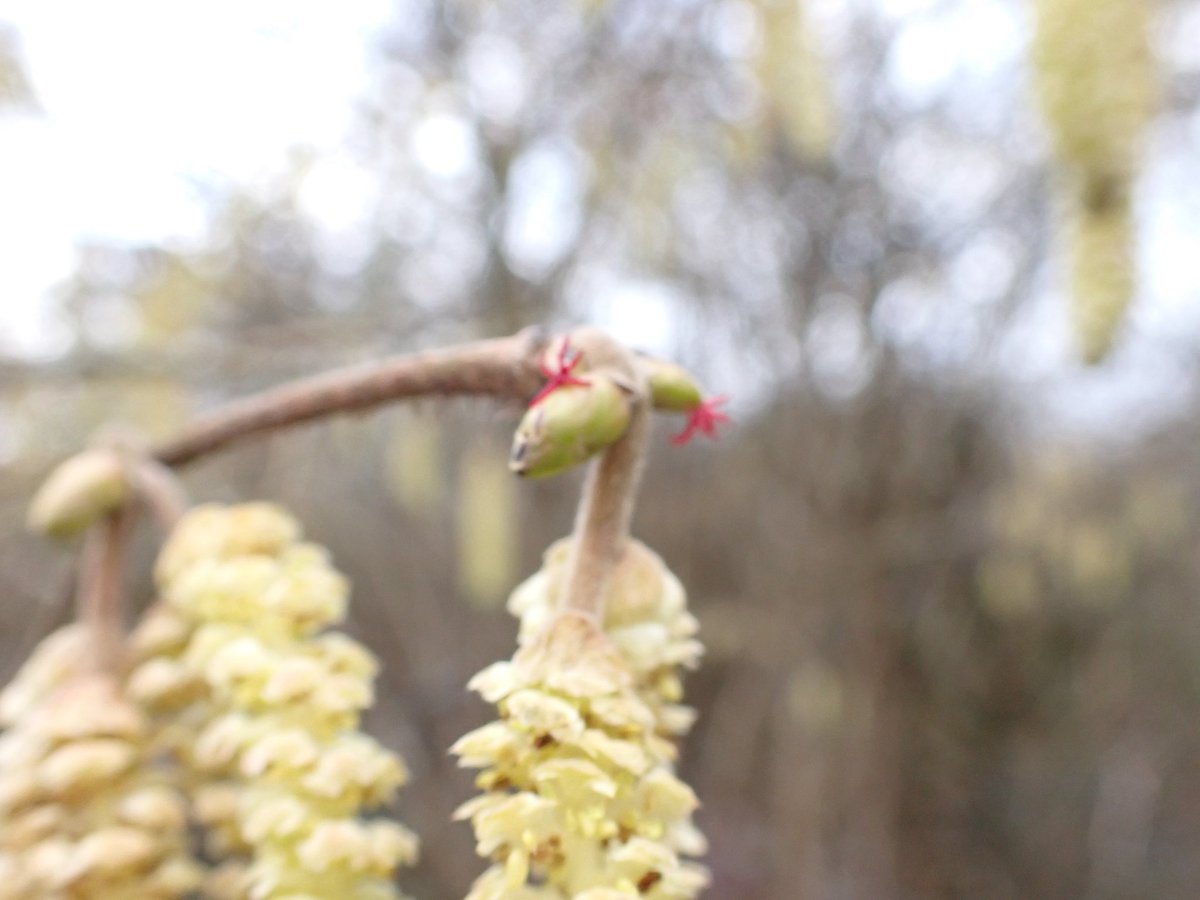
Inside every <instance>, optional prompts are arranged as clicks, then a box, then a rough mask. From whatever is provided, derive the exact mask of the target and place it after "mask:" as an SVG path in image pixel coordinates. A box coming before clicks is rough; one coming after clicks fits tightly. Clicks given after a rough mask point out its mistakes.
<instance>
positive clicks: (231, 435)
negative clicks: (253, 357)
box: [153, 329, 545, 467]
mask: <svg viewBox="0 0 1200 900" xmlns="http://www.w3.org/2000/svg"><path fill="white" fill-rule="evenodd" d="M544 343H545V340H544V338H543V337H542V336H541V334H540V332H539V331H538V330H537V329H526V330H524V331H521V332H519V333H518V334H515V335H513V336H511V337H505V338H496V339H493V340H486V341H478V342H474V343H469V344H462V345H460V346H457V347H449V348H446V349H443V350H434V351H429V352H426V353H417V354H413V355H411V356H403V357H398V358H395V359H389V360H385V361H382V362H377V363H372V364H370V365H366V366H360V367H355V368H352V369H340V370H336V371H333V372H329V373H325V374H322V375H317V376H314V377H312V378H305V379H301V380H299V381H294V382H290V383H287V384H284V385H281V386H279V387H277V388H272V389H270V390H267V391H264V392H262V393H260V394H254V395H252V396H250V397H247V398H245V399H243V400H239V401H236V402H234V403H232V404H230V405H228V406H226V407H223V408H221V409H218V410H216V411H215V412H213V413H211V414H209V415H208V416H205V417H203V418H200V419H199V420H197V421H196V422H195V423H194V424H193V425H191V426H190V427H188V428H186V429H185V430H184V432H183V433H182V434H180V435H179V436H178V437H176V438H175V439H173V440H171V441H168V442H167V443H165V444H162V445H160V446H159V447H157V448H156V449H155V450H154V454H153V455H154V457H155V458H156V459H158V460H159V462H161V463H163V464H164V465H168V466H171V467H176V466H183V465H187V464H188V463H190V462H194V461H195V460H197V459H199V458H200V457H202V456H204V455H206V454H208V453H212V452H215V451H218V450H222V449H224V448H225V447H227V446H229V445H231V444H233V443H235V442H237V441H240V440H243V439H244V438H247V437H251V436H253V435H257V434H262V433H264V432H269V431H274V430H276V429H279V428H283V427H286V426H289V425H295V424H299V423H301V422H309V421H312V420H314V419H319V418H322V417H324V416H328V415H330V414H332V413H341V412H360V411H363V410H368V409H371V408H373V407H376V406H381V405H383V404H385V403H389V402H391V401H394V400H400V399H404V398H406V397H421V396H428V395H440V396H456V395H459V396H461V395H478V396H493V397H501V398H508V399H512V400H517V401H525V400H527V399H528V398H529V397H531V396H532V395H533V394H534V393H535V392H536V391H537V389H538V387H539V386H540V385H541V380H542V378H541V373H540V371H539V369H538V357H539V355H540V350H541V348H542V346H543V345H544Z"/></svg>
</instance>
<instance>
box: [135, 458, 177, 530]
mask: <svg viewBox="0 0 1200 900" xmlns="http://www.w3.org/2000/svg"><path fill="white" fill-rule="evenodd" d="M122 464H123V465H124V466H125V471H126V477H127V478H128V479H129V485H130V487H131V488H132V490H133V494H134V496H135V497H136V498H137V499H138V500H139V501H141V503H142V504H144V505H145V507H146V508H147V509H148V510H149V511H150V515H151V516H152V517H153V518H154V521H155V522H156V523H157V524H158V526H159V528H161V529H162V530H163V531H170V530H171V529H172V528H173V527H175V523H176V522H178V521H179V519H180V517H182V516H183V514H184V513H185V512H187V507H188V498H187V493H186V492H185V491H184V489H183V485H182V484H181V483H180V481H179V478H178V477H177V476H176V475H175V473H174V472H173V471H172V470H171V469H170V468H168V467H167V466H166V465H164V464H163V463H161V462H159V461H158V460H156V459H152V458H151V457H149V456H146V455H145V454H141V453H129V452H125V453H122Z"/></svg>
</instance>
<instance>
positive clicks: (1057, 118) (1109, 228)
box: [1031, 0, 1161, 362]
mask: <svg viewBox="0 0 1200 900" xmlns="http://www.w3.org/2000/svg"><path fill="white" fill-rule="evenodd" d="M1034 12H1035V16H1036V24H1037V28H1036V30H1035V32H1034V36H1033V43H1032V47H1031V52H1032V56H1033V63H1034V76H1035V78H1034V84H1035V87H1036V89H1037V93H1038V99H1039V100H1040V101H1041V105H1042V110H1043V113H1044V115H1045V117H1046V123H1047V125H1048V126H1049V128H1048V130H1049V133H1050V138H1051V140H1052V142H1053V147H1054V151H1055V155H1056V156H1057V162H1058V169H1059V175H1060V179H1059V180H1060V195H1061V199H1062V200H1063V201H1064V202H1063V207H1064V210H1063V211H1064V213H1065V215H1064V218H1065V220H1066V223H1067V226H1068V227H1067V231H1066V233H1067V236H1068V238H1069V241H1068V245H1069V249H1070V254H1071V267H1070V271H1071V279H1072V284H1073V304H1072V319H1073V324H1074V327H1075V330H1076V334H1077V335H1078V338H1079V342H1080V345H1081V348H1082V350H1083V353H1084V357H1085V358H1086V359H1087V360H1089V361H1091V362H1096V361H1098V360H1100V359H1102V358H1103V357H1104V356H1105V355H1107V353H1108V352H1109V350H1110V348H1111V346H1112V344H1113V342H1114V340H1115V338H1116V335H1117V333H1118V330H1119V328H1120V326H1121V323H1122V321H1123V319H1124V317H1125V312H1126V308H1127V307H1128V305H1129V303H1130V302H1131V300H1132V299H1133V296H1134V294H1135V292H1136V289H1137V259H1136V242H1135V237H1136V235H1135V227H1134V225H1135V216H1134V209H1133V189H1134V178H1135V177H1136V175H1137V171H1138V168H1139V166H1140V163H1141V159H1142V154H1143V150H1144V144H1145V136H1146V133H1147V125H1148V124H1149V122H1150V120H1151V118H1152V117H1153V115H1154V112H1155V110H1156V108H1157V106H1158V105H1159V102H1160V97H1161V85H1160V83H1159V77H1158V73H1157V66H1156V62H1155V59H1154V52H1153V49H1152V46H1151V31H1152V27H1153V16H1154V4H1153V3H1147V2H1145V0H1036V2H1035V3H1034Z"/></svg>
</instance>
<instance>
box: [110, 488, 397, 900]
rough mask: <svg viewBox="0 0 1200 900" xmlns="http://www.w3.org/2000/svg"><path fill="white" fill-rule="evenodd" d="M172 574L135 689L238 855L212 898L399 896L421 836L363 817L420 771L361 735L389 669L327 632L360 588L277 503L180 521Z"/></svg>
mask: <svg viewBox="0 0 1200 900" xmlns="http://www.w3.org/2000/svg"><path fill="white" fill-rule="evenodd" d="M156 574H157V578H158V582H159V588H160V592H161V595H162V600H161V602H160V604H159V605H158V606H157V607H155V608H154V609H153V610H152V611H151V614H150V615H149V616H148V617H147V619H146V620H145V621H144V622H143V624H142V626H141V627H140V628H139V629H138V630H137V632H135V635H134V645H135V647H136V648H137V649H138V651H139V653H140V658H141V662H140V664H139V665H138V666H137V668H136V669H135V670H134V671H133V673H132V674H131V676H130V683H131V688H132V689H135V690H136V692H137V694H138V696H139V697H140V698H142V700H143V702H145V703H147V704H148V706H150V707H151V708H152V709H154V710H155V711H156V712H157V714H158V715H159V717H160V723H161V734H160V742H161V744H162V745H163V747H164V748H166V749H168V750H170V751H172V752H173V753H175V754H176V755H178V756H179V758H180V759H181V760H182V761H183V762H184V763H185V764H186V765H187V767H188V768H189V769H190V770H191V771H192V772H193V773H194V776H193V777H194V781H195V785H196V786H195V788H194V793H195V813H196V816H197V818H198V819H199V820H200V821H201V822H202V823H203V824H204V825H206V826H207V827H208V829H209V841H210V850H211V851H213V852H214V853H215V854H217V855H219V856H221V857H224V858H225V865H223V866H221V867H219V868H218V869H217V870H216V871H215V872H214V873H213V875H212V877H211V878H210V880H209V883H208V884H207V885H206V893H207V894H208V895H209V896H212V897H220V898H230V900H242V898H250V900H284V898H292V900H295V898H300V897H304V898H328V900H334V898H343V897H353V898H361V900H387V898H397V897H399V896H400V894H399V893H398V892H397V891H396V889H395V888H394V887H393V885H392V873H393V870H394V869H395V868H396V867H397V866H398V865H401V864H410V863H412V862H413V861H415V857H416V852H417V844H416V838H415V836H414V835H412V833H411V832H409V831H408V830H407V829H405V828H404V827H402V826H400V825H398V824H396V823H394V822H390V821H386V820H381V819H375V820H365V819H363V818H361V817H360V813H361V812H362V811H363V810H366V809H370V808H374V807H378V806H381V805H383V804H385V803H388V802H389V801H390V800H391V798H392V797H393V795H394V794H395V791H396V790H397V789H398V788H399V787H400V785H401V784H402V783H403V782H404V781H405V779H406V777H407V774H406V771H405V768H404V766H403V763H402V762H401V761H400V759H399V758H398V757H397V756H395V755H394V754H393V753H391V752H390V751H388V750H387V749H385V748H384V747H382V746H380V745H379V744H378V743H377V742H376V741H374V740H373V739H372V738H370V737H368V736H367V735H365V734H362V733H360V732H359V731H358V730H357V728H358V722H359V717H360V714H361V712H362V711H363V710H364V709H365V708H367V707H368V706H369V705H370V703H371V701H372V695H373V694H372V692H373V688H372V681H373V678H374V675H375V672H376V669H377V665H376V663H375V660H374V658H373V657H372V656H371V654H370V653H369V652H368V651H367V650H366V648H364V647H362V646H361V645H360V644H358V643H357V642H355V641H353V640H352V639H350V638H349V637H346V636H345V635H342V634H340V633H337V632H331V631H326V630H325V629H326V628H327V627H328V626H329V625H330V624H332V623H334V622H337V621H340V620H341V619H342V618H343V616H344V615H345V611H346V602H347V593H348V588H347V584H346V582H345V579H344V578H343V577H342V576H341V575H340V574H339V573H338V572H336V571H335V570H334V569H333V568H332V567H331V566H330V564H329V561H328V558H327V556H326V554H325V552H324V551H323V550H322V549H321V548H319V547H317V546H315V545H313V544H309V543H305V542H303V541H302V540H301V537H300V533H299V528H298V527H297V525H296V523H295V522H294V521H293V520H292V519H291V518H290V517H289V516H288V515H287V514H286V513H284V512H283V511H282V510H279V509H278V508H276V507H273V506H270V505H267V504H245V505H241V506H233V507H221V506H205V507H200V508H198V509H196V510H193V511H192V512H190V513H189V514H188V515H187V516H185V517H184V518H183V520H181V521H180V523H179V524H178V526H177V527H176V529H175V530H174V532H173V533H172V535H171V538H170V539H169V540H168V542H167V544H166V546H165V547H164V548H163V551H162V554H161V555H160V557H159V560H158V566H157V572H156ZM241 856H244V857H245V859H244V860H240V859H239V857H241Z"/></svg>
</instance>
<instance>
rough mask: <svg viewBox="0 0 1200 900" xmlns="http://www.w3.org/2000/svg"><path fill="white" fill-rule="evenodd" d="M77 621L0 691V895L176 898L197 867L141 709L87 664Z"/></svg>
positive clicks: (194, 879) (194, 882) (57, 899)
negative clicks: (154, 759)
mask: <svg viewBox="0 0 1200 900" xmlns="http://www.w3.org/2000/svg"><path fill="white" fill-rule="evenodd" d="M88 658H89V653H88V646H87V635H86V633H85V632H84V630H83V628H82V627H81V626H79V625H73V626H68V627H67V628H64V629H62V630H60V631H58V632H55V633H54V634H53V635H51V636H50V637H49V638H47V639H46V640H45V641H43V643H42V644H41V645H40V647H39V648H38V650H36V651H35V652H34V655H33V656H32V657H31V658H30V660H29V661H28V662H27V663H26V664H25V666H24V667H23V668H22V670H21V672H20V673H19V674H18V676H17V678H16V679H15V680H14V682H13V683H12V684H11V685H10V686H9V687H8V688H6V689H5V691H4V692H3V694H0V724H2V725H4V726H5V727H6V728H7V729H8V730H7V731H6V732H5V733H4V734H3V736H0V900H172V898H181V897H184V896H186V895H188V894H189V893H190V892H192V891H194V890H195V889H196V887H197V886H198V885H199V883H200V881H201V878H202V871H201V869H200V867H199V866H198V865H197V864H196V863H195V862H194V861H193V860H192V859H191V858H190V856H189V855H188V853H187V849H186V845H187V840H186V824H187V823H186V814H185V804H184V800H183V797H182V796H181V795H180V793H179V792H178V791H177V790H176V789H175V787H174V786H173V785H171V784H170V783H169V782H168V780H167V778H166V777H165V773H164V772H163V770H161V769H159V768H156V767H155V766H154V765H153V762H152V759H151V755H152V753H151V750H150V746H149V742H148V737H149V733H150V729H149V726H148V724H147V722H146V720H145V717H144V716H143V715H142V713H141V712H140V711H139V710H138V708H137V707H136V706H135V705H133V704H132V703H130V702H129V700H128V699H127V698H126V697H125V696H124V695H123V693H122V690H121V686H120V685H119V683H118V682H117V680H116V679H114V678H113V677H111V676H109V675H106V674H101V673H96V672H88V671H85V670H84V669H83V662H84V661H86V660H87V659H88Z"/></svg>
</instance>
